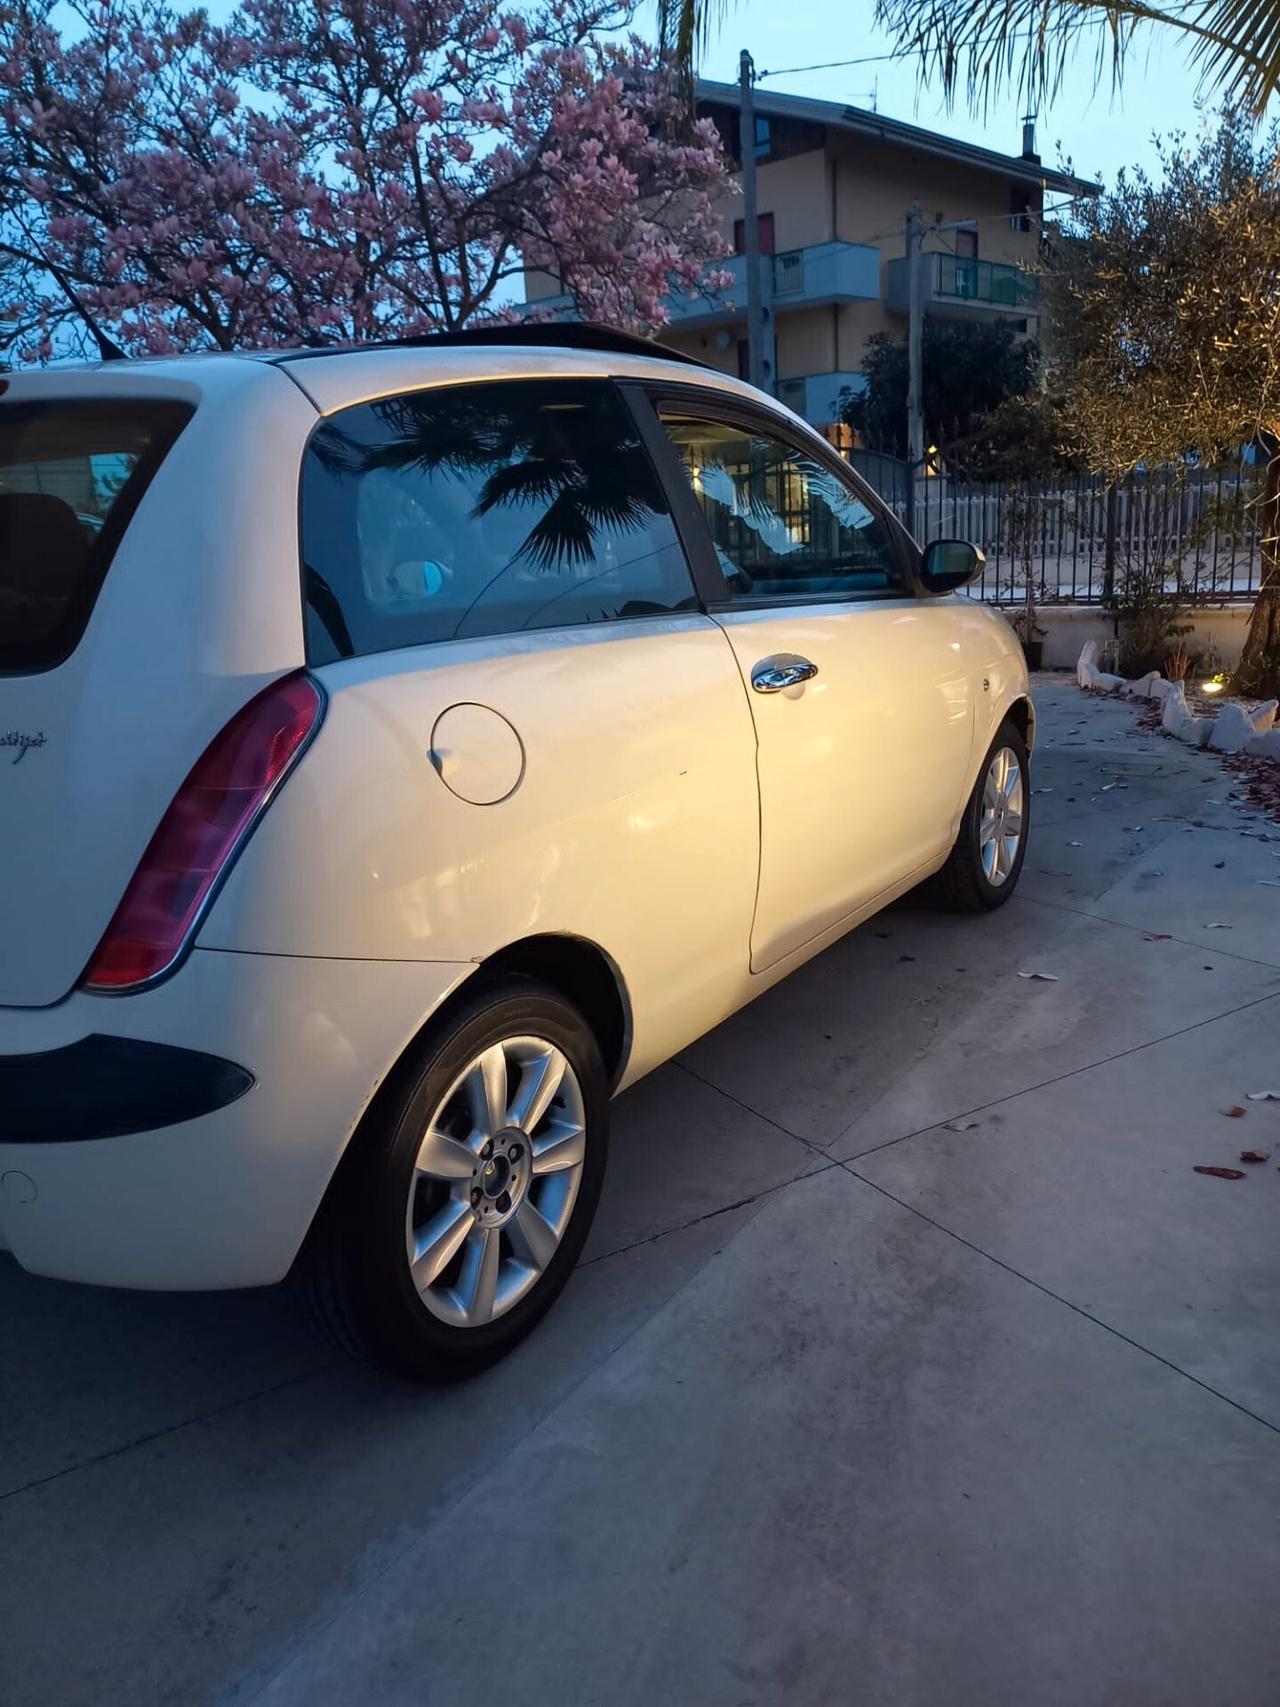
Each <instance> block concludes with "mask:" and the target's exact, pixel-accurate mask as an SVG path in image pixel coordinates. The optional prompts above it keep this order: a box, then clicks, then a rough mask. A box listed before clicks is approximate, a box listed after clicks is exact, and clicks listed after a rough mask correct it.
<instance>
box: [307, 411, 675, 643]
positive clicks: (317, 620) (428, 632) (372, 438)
mask: <svg viewBox="0 0 1280 1707" xmlns="http://www.w3.org/2000/svg"><path fill="white" fill-rule="evenodd" d="M302 526H303V558H304V576H305V590H306V598H307V610H308V644H309V649H310V653H311V656H312V658H313V661H317V662H323V661H325V660H327V659H332V658H334V657H343V656H350V655H352V654H356V653H365V652H377V651H384V650H387V649H389V648H393V647H400V646H416V645H422V644H424V643H427V642H430V641H439V640H455V639H465V638H467V637H471V636H476V635H484V634H508V633H512V634H513V633H518V632H521V631H523V630H527V629H539V628H558V627H567V626H576V625H578V624H582V623H592V622H602V621H611V620H613V621H616V620H618V619H621V618H626V617H635V616H647V615H655V614H664V613H667V612H671V611H679V610H686V609H692V608H694V607H695V604H696V601H695V599H694V594H693V588H692V585H691V583H690V579H689V571H688V566H687V564H686V563H685V560H684V555H683V552H682V550H681V547H680V545H679V542H678V540H677V537H676V533H675V528H674V525H673V523H672V520H671V516H670V514H669V511H668V506H667V502H666V498H665V496H664V495H663V493H662V490H661V488H660V486H659V484H658V481H657V479H656V477H655V475H654V472H653V469H652V467H651V465H650V463H649V459H648V455H647V453H646V452H645V450H644V448H643V446H642V445H641V443H640V441H639V438H638V435H637V434H636V431H635V428H634V426H633V424H632V421H631V417H630V415H629V414H628V412H627V410H626V408H625V405H624V404H623V403H622V400H621V398H620V397H619V396H618V394H617V392H616V391H615V390H614V388H613V387H612V385H610V384H609V383H607V382H606V381H601V380H556V381H541V380H517V381H503V382H495V383H494V384H486V385H474V386H453V387H448V388H441V389H438V390H431V391H421V392H414V393H410V394H408V395H405V396H400V397H393V398H387V399H385V400H383V401H381V402H377V403H370V404H362V405H360V406H359V407H357V408H353V409H348V410H345V411H344V412H343V413H342V414H340V415H338V416H336V417H334V419H333V420H331V421H329V422H327V423H326V424H325V425H324V426H323V427H322V428H321V429H320V430H319V431H318V432H317V433H316V434H315V436H314V437H313V439H312V442H311V446H310V449H309V451H308V454H307V460H306V466H305V468H304V472H303V507H302Z"/></svg>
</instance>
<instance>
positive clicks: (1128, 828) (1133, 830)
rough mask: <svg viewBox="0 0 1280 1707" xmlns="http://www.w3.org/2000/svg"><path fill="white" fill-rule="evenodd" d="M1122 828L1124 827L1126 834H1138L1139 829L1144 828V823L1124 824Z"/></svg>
mask: <svg viewBox="0 0 1280 1707" xmlns="http://www.w3.org/2000/svg"><path fill="white" fill-rule="evenodd" d="M1122 828H1123V830H1124V833H1125V835H1126V836H1136V835H1137V833H1138V831H1139V830H1140V829H1141V828H1142V825H1141V824H1125V825H1123V826H1122Z"/></svg>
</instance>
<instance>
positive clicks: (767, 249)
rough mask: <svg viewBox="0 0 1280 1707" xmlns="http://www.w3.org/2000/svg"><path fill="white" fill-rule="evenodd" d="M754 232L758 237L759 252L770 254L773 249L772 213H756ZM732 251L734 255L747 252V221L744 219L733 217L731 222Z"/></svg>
mask: <svg viewBox="0 0 1280 1707" xmlns="http://www.w3.org/2000/svg"><path fill="white" fill-rule="evenodd" d="M756 232H757V234H758V236H759V239H760V253H761V254H762V255H772V254H773V252H774V249H773V215H772V214H771V213H758V214H757V215H756ZM733 252H734V254H735V255H745V254H746V252H747V222H746V220H745V219H735V220H734V222H733Z"/></svg>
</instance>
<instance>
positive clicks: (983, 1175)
mask: <svg viewBox="0 0 1280 1707" xmlns="http://www.w3.org/2000/svg"><path fill="white" fill-rule="evenodd" d="M1277 1037H1280V997H1273V998H1271V999H1270V1000H1267V1001H1263V1002H1261V1003H1258V1004H1256V1005H1255V1006H1253V1007H1251V1008H1248V1009H1246V1010H1245V1011H1243V1012H1241V1013H1238V1014H1234V1015H1232V1016H1230V1017H1229V1018H1226V1019H1221V1020H1216V1021H1212V1022H1210V1023H1209V1024H1206V1025H1203V1026H1200V1027H1198V1028H1197V1029H1195V1030H1192V1031H1189V1032H1184V1033H1183V1034H1182V1035H1181V1036H1179V1037H1176V1038H1173V1039H1171V1040H1170V1041H1168V1042H1165V1043H1156V1044H1152V1045H1151V1046H1150V1047H1148V1048H1146V1049H1143V1050H1141V1051H1139V1052H1138V1053H1137V1054H1133V1055H1128V1056H1126V1057H1125V1058H1124V1059H1122V1060H1118V1061H1111V1062H1108V1063H1105V1064H1104V1065H1102V1066H1098V1067H1092V1068H1089V1069H1087V1070H1085V1071H1083V1072H1080V1073H1077V1074H1076V1075H1075V1076H1074V1077H1073V1078H1072V1079H1070V1080H1069V1081H1067V1082H1065V1083H1059V1084H1055V1085H1051V1086H1048V1087H1046V1088H1045V1089H1043V1090H1037V1091H1029V1092H1027V1093H1025V1094H1024V1095H1021V1096H1015V1097H1011V1098H1008V1099H1006V1100H1004V1101H1001V1102H998V1103H992V1104H991V1105H990V1106H989V1107H988V1108H986V1109H983V1110H980V1111H978V1112H977V1113H976V1114H975V1115H974V1116H973V1118H974V1120H975V1122H976V1125H975V1126H974V1127H973V1128H972V1129H971V1130H968V1131H964V1132H952V1131H947V1130H945V1129H939V1130H935V1131H932V1132H928V1133H923V1134H921V1135H920V1136H918V1137H914V1138H907V1139H904V1140H903V1141H902V1142H901V1143H898V1144H893V1145H890V1146H889V1147H888V1148H886V1149H882V1150H877V1151H875V1152H874V1153H873V1154H870V1155H865V1156H863V1157H861V1159H860V1160H858V1161H857V1162H855V1163H854V1164H853V1166H854V1168H855V1169H856V1171H857V1172H858V1174H859V1175H861V1176H863V1177H865V1178H866V1179H869V1180H871V1181H873V1182H874V1183H875V1184H877V1185H879V1186H882V1187H883V1188H884V1189H885V1190H886V1191H889V1192H892V1194H893V1195H894V1197H896V1198H898V1199H900V1200H901V1201H903V1202H904V1203H908V1204H910V1205H911V1206H912V1207H913V1208H915V1209H918V1210H919V1211H920V1212H921V1213H922V1214H926V1215H928V1216H930V1217H931V1218H932V1219H934V1220H935V1221H937V1222H938V1223H939V1224H940V1225H942V1226H944V1227H946V1228H948V1229H950V1230H951V1231H952V1232H954V1233H957V1234H959V1235H960V1236H961V1237H962V1238H964V1239H967V1240H969V1241H971V1242H972V1243H973V1244H975V1245H977V1246H979V1247H980V1248H981V1249H982V1250H984V1251H987V1252H988V1253H990V1254H991V1255H992V1256H994V1257H996V1258H998V1259H999V1260H1000V1261H1002V1262H1007V1263H1009V1264H1010V1265H1011V1266H1012V1267H1013V1268H1015V1269H1017V1270H1018V1271H1019V1273H1022V1274H1025V1275H1027V1276H1029V1277H1030V1278H1031V1279H1032V1280H1034V1281H1035V1282H1036V1283H1037V1284H1038V1285H1041V1286H1045V1287H1048V1288H1049V1289H1050V1290H1051V1291H1052V1292H1054V1293H1056V1294H1058V1295H1059V1296H1060V1297H1062V1298H1065V1299H1067V1300H1068V1301H1069V1302H1070V1303H1071V1304H1072V1305H1074V1306H1076V1307H1077V1308H1079V1309H1081V1310H1087V1311H1088V1312H1089V1313H1090V1314H1091V1315H1094V1316H1097V1317H1099V1318H1100V1319H1101V1320H1103V1321H1105V1322H1106V1323H1108V1324H1109V1325H1110V1326H1111V1327H1113V1328H1114V1329H1116V1331H1117V1332H1119V1333H1123V1334H1126V1335H1128V1336H1129V1337H1130V1338H1131V1339H1133V1340H1136V1341H1137V1342H1138V1343H1139V1344H1141V1345H1143V1346H1145V1347H1147V1348H1148V1349H1149V1350H1151V1351H1153V1352H1156V1353H1157V1354H1158V1355H1159V1356H1161V1357H1164V1358H1167V1359H1168V1360H1169V1361H1170V1362H1171V1363H1174V1364H1176V1365H1177V1366H1178V1367H1179V1368H1180V1369H1183V1370H1185V1371H1188V1372H1189V1373H1191V1374H1193V1375H1195V1376H1196V1377H1197V1378H1198V1379H1199V1380H1202V1381H1205V1382H1206V1383H1208V1385H1209V1386H1211V1387H1213V1388H1214V1389H1215V1390H1216V1391H1218V1392H1220V1393H1223V1394H1224V1395H1226V1396H1227V1397H1228V1398H1230V1399H1231V1400H1233V1401H1234V1402H1235V1403H1237V1404H1240V1405H1243V1406H1245V1407H1247V1408H1248V1409H1249V1410H1251V1411H1254V1412H1255V1413H1257V1414H1258V1415H1260V1416H1263V1417H1265V1418H1267V1420H1268V1421H1270V1422H1271V1423H1273V1424H1275V1425H1276V1426H1277V1427H1280V1358H1277V1356H1276V1320H1277V1314H1278V1312H1280V1262H1278V1261H1277V1241H1276V1229H1277V1227H1278V1226H1280V1168H1278V1167H1277V1164H1278V1163H1280V1102H1274V1103H1273V1102H1250V1101H1249V1100H1248V1092H1249V1091H1251V1090H1258V1089H1265V1088H1269V1087H1270V1086H1271V1085H1272V1084H1273V1082H1274V1083H1275V1087H1276V1089H1278V1090H1280V1071H1278V1070H1277V1064H1278V1063H1280V1048H1278V1047H1277ZM1231 1107H1243V1108H1244V1109H1246V1110H1247V1112H1246V1114H1245V1116H1244V1118H1242V1119H1232V1118H1227V1117H1225V1116H1224V1115H1223V1113H1222V1110H1223V1109H1225V1108H1231ZM1254 1147H1261V1148H1263V1149H1268V1150H1270V1151H1271V1159H1270V1160H1269V1161H1268V1162H1267V1163H1265V1164H1245V1163H1242V1162H1240V1160H1239V1152H1240V1151H1241V1150H1242V1149H1244V1148H1254ZM1198 1166H1210V1167H1237V1168H1240V1169H1241V1170H1242V1171H1243V1172H1244V1173H1245V1176H1246V1177H1245V1178H1244V1179H1241V1180H1220V1179H1214V1178H1209V1177H1206V1176H1204V1175H1200V1174H1197V1173H1195V1172H1194V1171H1193V1170H1194V1169H1195V1168H1196V1167H1198Z"/></svg>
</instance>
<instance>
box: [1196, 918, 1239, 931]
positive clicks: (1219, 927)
mask: <svg viewBox="0 0 1280 1707" xmlns="http://www.w3.org/2000/svg"><path fill="white" fill-rule="evenodd" d="M1204 928H1205V930H1207V931H1233V930H1234V929H1235V928H1236V927H1235V926H1234V925H1224V924H1223V923H1222V920H1221V919H1214V920H1212V921H1211V922H1210V923H1209V924H1207V925H1206V926H1205V927H1204Z"/></svg>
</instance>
